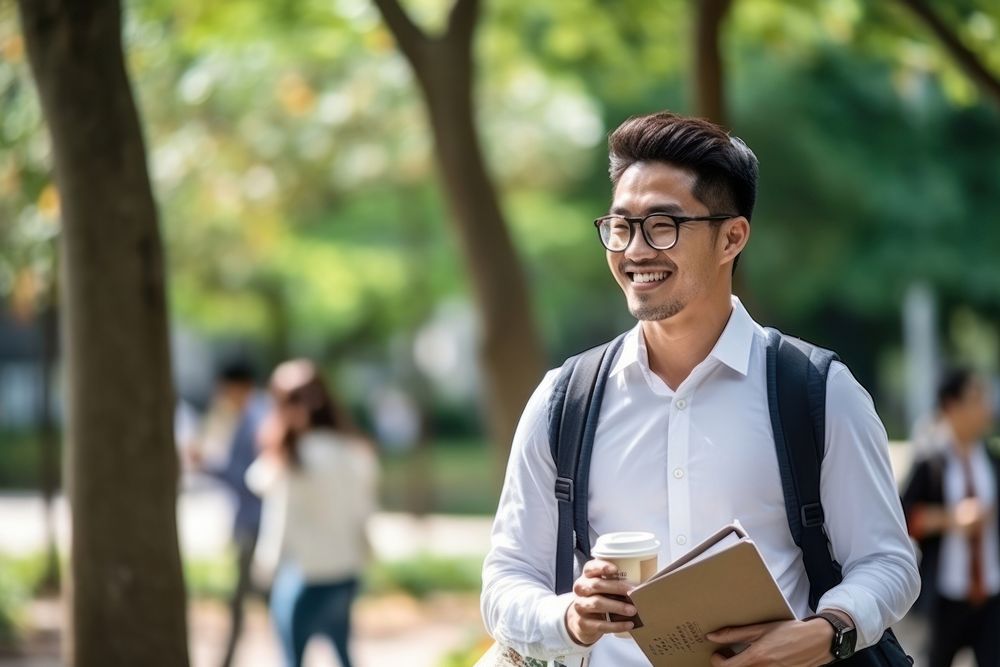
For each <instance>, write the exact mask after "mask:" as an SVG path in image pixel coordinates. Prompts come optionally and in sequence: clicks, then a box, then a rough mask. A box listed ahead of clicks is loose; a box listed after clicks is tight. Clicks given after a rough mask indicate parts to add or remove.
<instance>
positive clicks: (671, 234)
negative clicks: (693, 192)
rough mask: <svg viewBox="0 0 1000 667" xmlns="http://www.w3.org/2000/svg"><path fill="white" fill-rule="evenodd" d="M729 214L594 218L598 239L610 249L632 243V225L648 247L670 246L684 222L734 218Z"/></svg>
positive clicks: (658, 214) (660, 248) (609, 216)
mask: <svg viewBox="0 0 1000 667" xmlns="http://www.w3.org/2000/svg"><path fill="white" fill-rule="evenodd" d="M735 217H736V215H733V214H728V213H727V214H720V215H699V216H685V215H671V214H670V213H650V214H649V215H647V216H645V217H642V218H630V217H628V216H625V215H605V216H603V217H601V218H598V219H597V220H594V226H595V227H597V235H598V236H599V237H600V239H601V243H602V244H603V245H604V247H605V248H607V249H608V250H610V251H611V252H624V251H625V248H627V247H628V246H629V244H630V243H632V237H633V236H634V235H635V225H639V227H641V228H642V236H643V238H645V239H646V243H648V244H649V246H650V247H651V248H655V249H657V250H670V249H671V248H673V247H674V246H675V245H677V238H678V236H680V227H681V225H682V224H684V223H685V222H703V221H704V222H715V221H719V220H728V219H730V218H735Z"/></svg>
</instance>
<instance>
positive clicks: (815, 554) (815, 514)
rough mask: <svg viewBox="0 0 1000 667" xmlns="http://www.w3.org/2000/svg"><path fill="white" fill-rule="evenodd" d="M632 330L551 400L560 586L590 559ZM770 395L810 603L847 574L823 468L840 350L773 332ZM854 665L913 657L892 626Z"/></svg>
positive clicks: (571, 368) (590, 354) (588, 354)
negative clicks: (613, 384) (609, 428)
mask: <svg viewBox="0 0 1000 667" xmlns="http://www.w3.org/2000/svg"><path fill="white" fill-rule="evenodd" d="M625 335H626V334H622V335H620V336H618V337H617V338H615V339H614V340H612V341H610V342H608V343H605V344H603V345H599V346H597V347H595V348H592V349H590V350H587V351H585V352H582V353H580V354H578V355H576V356H574V357H571V358H569V359H568V360H567V361H566V363H565V364H563V366H562V369H561V371H560V374H559V377H558V379H557V381H556V384H555V386H554V388H553V391H552V396H551V399H550V402H549V415H548V418H549V422H548V427H549V446H550V448H551V450H552V459H553V461H554V462H555V464H556V483H555V496H556V500H557V504H558V508H559V522H558V526H559V528H558V540H557V548H556V590H555V592H556V593H558V594H562V593H567V592H569V591H570V590H572V588H573V565H574V561H575V552H576V551H579V552H580V553H581V554H582V555H583V556H584V557H585V559H586V560H589V559H590V546H591V545H590V533H589V520H588V514H587V513H588V507H587V503H588V499H589V493H588V480H589V477H590V460H591V452H592V450H593V446H594V434H595V433H596V431H597V421H598V418H599V416H600V412H601V402H602V400H603V398H604V385H605V382H606V381H607V378H608V374H609V372H610V370H611V365H612V363H613V362H614V359H615V356H616V355H617V353H618V350H619V349H620V348H621V345H622V341H623V340H624V338H625ZM767 337H768V339H767V371H766V372H767V399H768V406H769V409H770V416H771V426H772V429H773V431H774V445H775V450H776V453H777V458H778V469H779V472H780V475H781V486H782V491H783V493H784V497H785V511H786V514H787V518H788V526H789V528H790V529H791V533H792V538H793V539H794V541H795V544H796V545H798V547H799V549H801V550H802V561H803V564H804V566H805V570H806V575H807V577H808V579H809V606H810V608H811V609H813V610H815V609H816V605H817V603H818V602H819V599H820V597H822V595H823V594H824V593H826V591H828V590H830V589H831V588H833V587H834V586H836V585H837V584H839V583H840V582H841V580H842V579H843V575H842V573H841V568H840V564H839V563H837V562H836V560H834V558H833V556H832V554H831V551H830V547H829V542H828V540H827V536H826V532H825V531H824V530H823V522H824V514H823V505H822V503H821V502H820V466H821V463H822V460H823V455H824V449H825V441H826V380H827V374H828V373H829V370H830V364H831V363H832V362H833V361H835V360H837V355H836V354H835V353H834V352H831V351H830V350H825V349H822V348H820V347H816V346H815V345H812V344H810V343H807V342H805V341H803V340H799V339H797V338H792V337H789V336H785V335H783V334H782V333H781V332H779V331H777V330H776V329H767ZM841 662H842V663H843V664H844V665H845V666H850V667H909V665H912V664H913V658H911V657H910V656H908V655H907V654H906V652H905V651H904V650H903V649H902V647H901V646H900V644H899V642H898V641H897V639H896V636H895V635H894V634H893V632H892V629H888V630H886V631H885V633H884V634H883V635H882V638H881V639H880V640H879V642H878V643H877V644H875V645H874V646H872V647H869V648H866V649H863V650H860V651H858V652H857V653H855V654H854V656H852V657H851V658H848V659H847V660H843V661H841Z"/></svg>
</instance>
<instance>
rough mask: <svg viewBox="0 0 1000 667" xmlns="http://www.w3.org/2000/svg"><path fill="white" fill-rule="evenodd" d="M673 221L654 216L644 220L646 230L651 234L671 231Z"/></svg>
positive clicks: (662, 216)
mask: <svg viewBox="0 0 1000 667" xmlns="http://www.w3.org/2000/svg"><path fill="white" fill-rule="evenodd" d="M673 226H674V221H673V220H672V219H670V218H668V217H667V216H665V215H654V216H650V217H649V218H647V219H646V228H647V229H648V230H649V231H651V232H662V231H666V230H667V229H672V228H673Z"/></svg>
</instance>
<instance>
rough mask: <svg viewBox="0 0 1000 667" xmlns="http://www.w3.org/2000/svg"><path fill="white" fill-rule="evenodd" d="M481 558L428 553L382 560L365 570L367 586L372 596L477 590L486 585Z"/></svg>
mask: <svg viewBox="0 0 1000 667" xmlns="http://www.w3.org/2000/svg"><path fill="white" fill-rule="evenodd" d="M482 567H483V561H482V559H481V558H442V557H440V556H432V555H428V554H424V555H420V556H415V557H413V558H407V559H405V560H394V561H382V562H378V563H375V564H374V565H372V566H371V567H370V568H369V569H368V571H367V572H366V573H365V580H364V588H365V590H366V591H367V592H368V593H370V594H372V595H380V594H385V593H391V592H404V593H408V594H410V595H412V596H413V597H415V598H418V599H421V598H425V597H427V596H428V595H430V594H432V593H456V592H477V591H479V590H480V589H481V588H482Z"/></svg>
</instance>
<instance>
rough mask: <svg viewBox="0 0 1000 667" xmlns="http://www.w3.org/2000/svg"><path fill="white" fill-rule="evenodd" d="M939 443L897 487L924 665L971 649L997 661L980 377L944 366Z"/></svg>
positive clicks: (984, 396) (992, 480)
mask: <svg viewBox="0 0 1000 667" xmlns="http://www.w3.org/2000/svg"><path fill="white" fill-rule="evenodd" d="M937 406H938V423H937V425H936V428H935V429H933V432H934V433H938V434H940V437H941V438H942V441H940V442H938V443H935V445H934V446H933V447H931V448H930V450H929V453H928V454H927V455H926V456H924V457H923V458H921V459H920V460H918V461H917V462H916V463H915V464H914V467H913V470H912V472H911V475H910V478H909V481H908V483H907V485H906V488H905V491H904V492H903V508H904V510H905V512H906V521H907V526H908V528H909V531H910V534H911V536H913V538H914V539H916V540H917V542H918V544H919V546H920V550H921V552H922V560H921V565H920V570H921V579H922V582H923V591H922V593H921V606H922V607H923V608H924V609H925V610H927V612H928V614H929V617H930V630H931V631H930V651H929V660H928V663H927V664H929V665H930V667H949V666H950V665H951V664H952V660H953V659H954V657H955V655H956V653H958V651H959V650H961V649H962V648H964V647H971V648H972V649H973V652H974V653H975V656H976V661H977V662H978V664H979V665H980V667H986V666H989V667H993V666H995V665H1000V632H998V630H1000V595H998V594H1000V537H998V536H1000V530H998V525H997V517H998V514H997V498H998V495H1000V494H998V486H997V483H998V480H1000V460H998V459H997V457H996V456H995V455H994V454H993V453H992V452H990V451H989V450H988V449H987V447H986V446H985V444H984V442H983V438H984V437H985V436H986V434H987V433H988V431H989V429H990V427H991V424H992V422H993V418H994V414H993V407H992V401H991V396H990V391H989V388H988V385H987V383H986V381H985V379H984V378H982V377H980V376H979V375H977V374H976V373H974V372H972V371H971V370H968V369H955V370H951V371H949V372H947V373H945V375H944V376H943V378H942V381H941V384H940V386H939V388H938V392H937Z"/></svg>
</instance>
